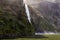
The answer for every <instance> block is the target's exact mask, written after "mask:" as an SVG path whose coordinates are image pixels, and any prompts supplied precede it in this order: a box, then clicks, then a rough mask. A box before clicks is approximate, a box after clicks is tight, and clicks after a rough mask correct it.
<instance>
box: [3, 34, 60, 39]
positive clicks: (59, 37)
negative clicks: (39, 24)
mask: <svg viewBox="0 0 60 40" xmlns="http://www.w3.org/2000/svg"><path fill="white" fill-rule="evenodd" d="M44 36H46V37H47V38H16V39H2V40H60V35H57V34H56V35H44Z"/></svg>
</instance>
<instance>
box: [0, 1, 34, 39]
mask: <svg viewBox="0 0 60 40" xmlns="http://www.w3.org/2000/svg"><path fill="white" fill-rule="evenodd" d="M11 2H12V3H11ZM33 33H34V28H33V25H32V24H30V23H29V21H28V18H27V15H26V12H25V7H24V5H23V2H22V0H21V1H20V0H19V1H18V0H1V1H0V35H1V36H0V37H2V38H3V37H9V36H10V37H17V36H20V37H21V36H31V35H33Z"/></svg>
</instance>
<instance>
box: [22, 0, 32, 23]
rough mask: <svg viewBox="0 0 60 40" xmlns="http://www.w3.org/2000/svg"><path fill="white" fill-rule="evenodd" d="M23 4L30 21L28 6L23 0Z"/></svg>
mask: <svg viewBox="0 0 60 40" xmlns="http://www.w3.org/2000/svg"><path fill="white" fill-rule="evenodd" d="M23 2H24V4H25V10H26V14H27V17H28V21H29V22H30V23H31V20H30V19H31V18H30V12H29V8H28V5H27V4H26V3H25V0H23Z"/></svg>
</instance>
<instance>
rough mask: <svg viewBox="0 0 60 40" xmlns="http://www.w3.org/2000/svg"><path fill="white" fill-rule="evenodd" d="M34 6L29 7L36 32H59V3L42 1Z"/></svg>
mask: <svg viewBox="0 0 60 40" xmlns="http://www.w3.org/2000/svg"><path fill="white" fill-rule="evenodd" d="M36 5H38V7H32V6H36ZM36 5H32V6H31V7H30V12H31V14H30V15H31V18H32V20H33V22H34V25H35V28H36V32H60V3H53V2H48V1H43V2H41V3H39V4H36ZM31 10H32V11H31Z"/></svg>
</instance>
